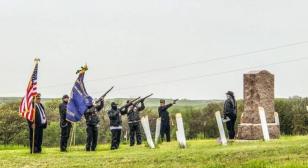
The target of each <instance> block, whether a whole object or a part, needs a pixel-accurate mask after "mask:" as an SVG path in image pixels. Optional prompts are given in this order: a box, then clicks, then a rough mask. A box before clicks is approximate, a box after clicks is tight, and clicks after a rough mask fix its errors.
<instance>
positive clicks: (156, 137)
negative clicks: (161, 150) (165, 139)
mask: <svg viewBox="0 0 308 168" xmlns="http://www.w3.org/2000/svg"><path fill="white" fill-rule="evenodd" d="M160 127H161V118H158V119H157V120H156V130H155V144H157V143H158V140H159V136H160Z"/></svg>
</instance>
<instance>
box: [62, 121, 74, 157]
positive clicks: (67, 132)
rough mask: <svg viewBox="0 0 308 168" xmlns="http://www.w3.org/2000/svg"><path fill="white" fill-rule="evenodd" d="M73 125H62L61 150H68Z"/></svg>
mask: <svg viewBox="0 0 308 168" xmlns="http://www.w3.org/2000/svg"><path fill="white" fill-rule="evenodd" d="M71 128H72V125H71V124H67V125H66V126H65V127H61V140H60V150H61V151H66V148H67V142H68V139H69V137H70V132H71Z"/></svg>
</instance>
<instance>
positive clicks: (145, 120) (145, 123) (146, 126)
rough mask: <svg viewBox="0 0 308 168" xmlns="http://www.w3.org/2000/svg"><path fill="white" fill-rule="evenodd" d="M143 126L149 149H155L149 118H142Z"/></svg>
mask: <svg viewBox="0 0 308 168" xmlns="http://www.w3.org/2000/svg"><path fill="white" fill-rule="evenodd" d="M141 124H142V127H143V130H144V133H145V136H146V138H147V142H148V144H149V147H150V148H152V149H154V148H155V145H154V142H153V139H152V135H151V130H150V124H149V118H148V116H145V117H142V118H141Z"/></svg>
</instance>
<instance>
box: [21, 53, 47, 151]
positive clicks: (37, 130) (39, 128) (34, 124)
mask: <svg viewBox="0 0 308 168" xmlns="http://www.w3.org/2000/svg"><path fill="white" fill-rule="evenodd" d="M34 61H35V67H34V71H33V73H32V75H31V79H30V81H29V84H28V87H27V90H26V95H25V96H24V97H23V99H22V101H21V104H20V106H19V115H20V116H21V117H23V118H25V119H27V121H28V125H29V141H30V145H29V146H30V153H41V152H42V147H41V146H42V142H43V129H44V128H46V127H47V119H46V113H45V108H44V106H43V105H42V103H41V94H40V93H38V92H37V90H38V87H37V79H38V78H37V76H38V63H39V61H40V59H38V58H36V59H35V60H34Z"/></svg>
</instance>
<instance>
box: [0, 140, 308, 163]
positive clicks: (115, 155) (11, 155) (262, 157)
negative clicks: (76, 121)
mask: <svg viewBox="0 0 308 168" xmlns="http://www.w3.org/2000/svg"><path fill="white" fill-rule="evenodd" d="M188 144H189V147H188V149H179V148H178V145H177V143H176V142H172V143H168V144H167V143H164V144H161V145H160V146H159V148H158V149H152V150H151V149H148V148H146V147H145V146H144V145H142V146H138V147H128V146H127V145H122V146H121V149H120V150H118V151H109V146H108V145H100V146H99V147H98V150H97V151H96V152H90V153H88V152H85V151H83V147H82V146H80V147H74V148H72V149H71V151H70V152H68V153H60V152H58V148H44V149H43V154H40V155H30V154H28V149H27V148H23V147H3V146H2V147H0V165H1V166H0V167H4V168H10V167H18V168H32V167H40V168H43V167H54V168H58V167H60V168H62V167H120V168H121V167H123V168H124V167H125V168H128V167H129V168H130V167H153V168H157V167H194V168H195V167H308V136H294V137H282V138H281V139H280V140H273V141H271V142H262V141H253V142H233V143H232V144H229V145H228V146H225V147H223V146H220V145H218V144H217V143H216V141H215V140H196V141H189V142H188Z"/></svg>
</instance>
